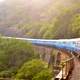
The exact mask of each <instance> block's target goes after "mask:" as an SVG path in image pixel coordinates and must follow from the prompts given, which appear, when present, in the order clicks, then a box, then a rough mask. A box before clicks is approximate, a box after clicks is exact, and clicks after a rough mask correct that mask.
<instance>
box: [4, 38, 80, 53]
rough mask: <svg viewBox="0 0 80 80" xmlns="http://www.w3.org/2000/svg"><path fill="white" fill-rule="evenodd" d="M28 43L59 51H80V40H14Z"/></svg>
mask: <svg viewBox="0 0 80 80" xmlns="http://www.w3.org/2000/svg"><path fill="white" fill-rule="evenodd" d="M3 38H13V37H3ZM14 39H20V40H25V41H28V42H30V43H32V44H35V45H39V46H48V47H54V48H57V49H66V50H70V51H75V52H76V51H80V38H76V39H58V40H50V39H29V38H14Z"/></svg>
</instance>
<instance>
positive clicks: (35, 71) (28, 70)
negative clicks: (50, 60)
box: [15, 59, 52, 80]
mask: <svg viewBox="0 0 80 80" xmlns="http://www.w3.org/2000/svg"><path fill="white" fill-rule="evenodd" d="M51 78H52V71H51V69H48V65H47V64H46V63H45V62H43V61H42V60H39V59H34V60H32V61H29V62H27V63H24V65H23V66H22V67H21V68H20V70H19V71H18V73H17V75H16V79H15V80H20V79H24V80H50V79H51Z"/></svg>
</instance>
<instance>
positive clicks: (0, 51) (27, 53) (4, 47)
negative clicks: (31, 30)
mask: <svg viewBox="0 0 80 80" xmlns="http://www.w3.org/2000/svg"><path fill="white" fill-rule="evenodd" d="M34 58H38V56H37V53H36V51H34V50H33V48H32V45H31V44H29V43H28V42H25V41H21V40H15V39H2V38H0V76H1V77H11V76H13V75H15V74H16V71H17V69H18V68H19V67H20V66H21V65H22V64H23V63H24V62H26V61H29V60H32V59H34Z"/></svg>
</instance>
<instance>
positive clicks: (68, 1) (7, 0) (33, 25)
mask: <svg viewBox="0 0 80 80" xmlns="http://www.w3.org/2000/svg"><path fill="white" fill-rule="evenodd" d="M79 5H80V0H45V1H43V0H17V1H16V0H4V2H2V3H0V33H1V34H2V35H7V36H19V37H33V38H75V37H80V28H79V26H80V24H79V22H80V18H79V17H80V6H79ZM77 15H78V16H77ZM76 16H77V17H78V19H75V18H76ZM74 17H75V18H74ZM71 24H74V26H73V25H71ZM75 26H76V27H77V29H75ZM74 29H75V30H76V31H74ZM63 33H64V34H63ZM77 33H78V34H77ZM36 34H37V35H36Z"/></svg>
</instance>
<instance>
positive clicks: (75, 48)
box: [2, 37, 80, 80]
mask: <svg viewBox="0 0 80 80" xmlns="http://www.w3.org/2000/svg"><path fill="white" fill-rule="evenodd" d="M2 38H7V39H18V40H24V41H28V42H30V43H32V44H34V45H38V46H47V47H52V48H57V49H59V50H60V49H61V50H62V49H64V50H66V51H69V52H71V53H70V54H71V55H72V56H73V58H74V65H75V67H74V70H73V72H72V75H70V76H69V77H70V78H69V80H80V61H79V60H78V58H79V59H80V54H79V52H80V38H76V39H58V40H50V39H30V38H14V37H2ZM74 53H75V54H74ZM73 58H71V59H69V60H67V61H66V63H67V62H69V61H70V60H73ZM69 63H72V61H70V62H69ZM69 65H70V64H69ZM64 69H66V67H65V68H64V65H63V69H62V70H64ZM69 69H72V68H69ZM63 73H64V72H63V71H60V73H59V74H58V75H57V78H56V79H55V80H68V79H67V78H65V79H63ZM68 73H69V70H68ZM68 73H66V75H68Z"/></svg>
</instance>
